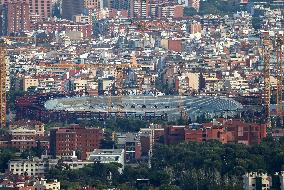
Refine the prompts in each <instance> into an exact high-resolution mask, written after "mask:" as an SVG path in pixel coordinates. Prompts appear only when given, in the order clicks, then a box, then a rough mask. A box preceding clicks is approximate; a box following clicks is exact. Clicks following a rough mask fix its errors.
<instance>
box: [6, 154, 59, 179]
mask: <svg viewBox="0 0 284 190" xmlns="http://www.w3.org/2000/svg"><path fill="white" fill-rule="evenodd" d="M56 164H57V160H51V159H39V158H33V159H21V160H11V161H10V162H9V166H8V170H9V172H11V173H12V174H15V175H27V176H44V175H45V174H46V173H47V172H48V169H49V168H50V167H53V166H54V165H56Z"/></svg>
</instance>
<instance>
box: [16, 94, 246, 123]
mask: <svg viewBox="0 0 284 190" xmlns="http://www.w3.org/2000/svg"><path fill="white" fill-rule="evenodd" d="M110 98H111V101H110ZM242 108H243V106H242V104H240V103H239V102H237V101H235V100H233V99H230V98H226V97H213V96H122V97H118V96H112V97H108V96H96V97H89V96H74V95H73V96H70V95H63V94H61V95H60V94H42V95H34V96H24V97H21V98H19V99H18V100H17V118H18V119H19V118H30V119H37V120H41V121H43V122H50V121H53V122H58V121H61V122H62V121H66V122H74V121H77V120H80V119H107V118H110V117H135V118H137V119H144V120H153V119H163V120H168V121H172V120H176V119H178V118H180V116H181V114H182V112H184V113H186V115H187V116H189V117H190V118H191V119H193V120H195V119H196V118H197V116H198V115H201V114H203V113H204V114H209V115H211V116H216V115H234V114H237V113H238V112H239V111H241V110H242Z"/></svg>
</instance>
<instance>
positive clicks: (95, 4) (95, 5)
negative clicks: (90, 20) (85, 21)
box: [84, 0, 101, 10]
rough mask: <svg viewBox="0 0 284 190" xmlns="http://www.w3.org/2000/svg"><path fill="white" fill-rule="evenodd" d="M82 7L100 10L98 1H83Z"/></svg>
mask: <svg viewBox="0 0 284 190" xmlns="http://www.w3.org/2000/svg"><path fill="white" fill-rule="evenodd" d="M84 6H85V7H86V8H88V9H97V10H100V9H101V3H100V0H84Z"/></svg>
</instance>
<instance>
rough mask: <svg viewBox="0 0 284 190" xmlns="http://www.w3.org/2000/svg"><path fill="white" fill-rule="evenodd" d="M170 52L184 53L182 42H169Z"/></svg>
mask: <svg viewBox="0 0 284 190" xmlns="http://www.w3.org/2000/svg"><path fill="white" fill-rule="evenodd" d="M168 46H169V50H171V51H175V52H181V51H182V40H169V42H168Z"/></svg>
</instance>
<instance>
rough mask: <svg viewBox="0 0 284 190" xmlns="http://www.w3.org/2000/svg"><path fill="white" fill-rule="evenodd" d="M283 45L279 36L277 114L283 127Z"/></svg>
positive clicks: (277, 50)
mask: <svg viewBox="0 0 284 190" xmlns="http://www.w3.org/2000/svg"><path fill="white" fill-rule="evenodd" d="M282 45H283V38H282V36H278V37H277V39H276V76H277V91H276V114H277V116H278V118H279V119H280V124H281V126H283V114H282V113H283V107H282V106H283V103H282V91H283V84H282V81H283V66H282V64H283V60H282Z"/></svg>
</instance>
